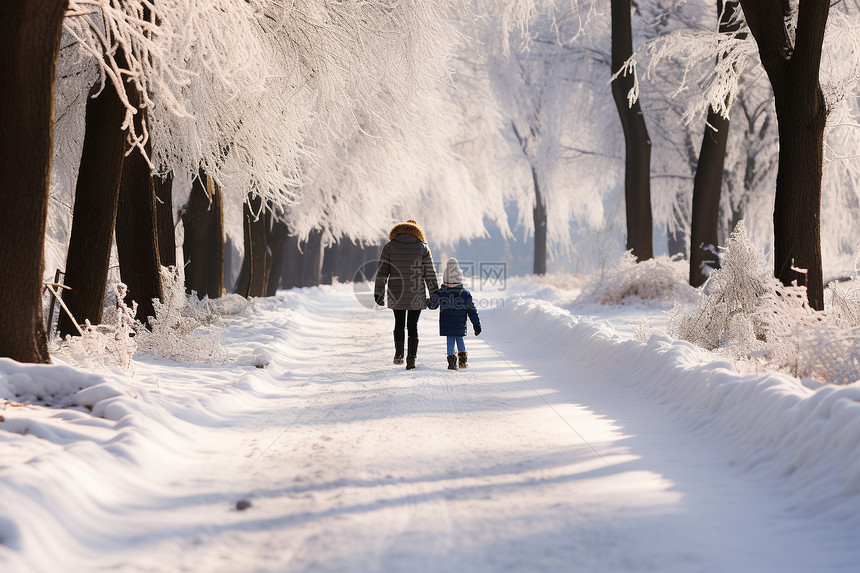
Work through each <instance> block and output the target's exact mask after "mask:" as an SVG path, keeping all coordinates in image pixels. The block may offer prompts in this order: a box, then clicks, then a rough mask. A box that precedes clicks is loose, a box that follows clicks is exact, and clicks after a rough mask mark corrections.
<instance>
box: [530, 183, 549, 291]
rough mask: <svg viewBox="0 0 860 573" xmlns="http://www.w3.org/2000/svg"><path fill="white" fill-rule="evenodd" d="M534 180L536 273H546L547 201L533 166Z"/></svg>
mask: <svg viewBox="0 0 860 573" xmlns="http://www.w3.org/2000/svg"><path fill="white" fill-rule="evenodd" d="M532 180H533V181H534V186H535V207H534V210H533V211H532V216H533V217H534V224H535V260H534V274H536V275H545V274H546V201H545V200H544V198H543V195H541V192H540V184H539V183H538V174H537V170H536V169H535V168H534V167H532Z"/></svg>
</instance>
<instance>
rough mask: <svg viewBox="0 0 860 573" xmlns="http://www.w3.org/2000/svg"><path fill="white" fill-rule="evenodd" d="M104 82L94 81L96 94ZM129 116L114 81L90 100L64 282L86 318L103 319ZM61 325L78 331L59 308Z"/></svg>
mask: <svg viewBox="0 0 860 573" xmlns="http://www.w3.org/2000/svg"><path fill="white" fill-rule="evenodd" d="M118 57H119V56H118ZM100 87H101V86H100V84H96V85H95V86H93V90H92V92H91V95H92V94H94V93H96V91H97V90H99V89H100ZM124 119H125V107H124V106H123V104H122V102H121V101H120V99H119V96H118V95H117V94H116V91H115V88H114V87H113V86H111V85H105V86H104V89H102V90H101V93H99V94H98V96H97V97H94V98H93V97H90V98H89V99H88V100H87V111H86V127H85V131H84V146H83V151H82V153H81V166H80V169H79V171H78V181H77V184H76V185H75V207H74V214H73V216H72V231H71V235H70V237H69V252H68V254H67V255H66V276H65V280H64V282H65V284H66V285H67V286H68V287H70V288H71V290H67V291H65V292H64V293H63V300H64V301H65V303H66V306H68V307H69V310H70V311H71V312H72V314H73V315H74V316H75V318H76V319H77V320H78V321H79V322H81V323H83V322H84V321H85V320H89V321H90V322H91V323H93V324H99V323H100V322H101V320H102V311H103V309H104V296H105V289H106V287H107V274H108V265H109V262H110V252H111V242H112V241H111V239H112V238H113V235H114V226H115V224H116V209H117V200H118V198H119V183H120V178H121V175H122V164H123V158H124V153H125V149H126V133H125V131H123V130H122V129H120V127H121V126H122V123H123V120H124ZM57 330H58V331H59V333H60V336H66V335H67V334H72V335H75V336H76V335H77V334H78V331H77V328H75V326H74V325H73V324H72V321H71V319H69V317H68V315H66V314H65V313H62V314H60V320H59V323H58V325H57Z"/></svg>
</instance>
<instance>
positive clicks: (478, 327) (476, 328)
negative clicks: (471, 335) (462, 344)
mask: <svg viewBox="0 0 860 573" xmlns="http://www.w3.org/2000/svg"><path fill="white" fill-rule="evenodd" d="M479 334H481V325H480V324H479V325H478V326H476V327H475V336H478V335H479Z"/></svg>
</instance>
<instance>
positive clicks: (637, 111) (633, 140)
mask: <svg viewBox="0 0 860 573" xmlns="http://www.w3.org/2000/svg"><path fill="white" fill-rule="evenodd" d="M611 8H612V10H611V11H612V73H613V74H614V73H616V72H617V71H618V70H620V69H621V67H622V66H623V65H624V62H625V61H626V60H627V59H628V58H630V56H632V55H633V31H632V21H631V13H630V12H631V0H612V1H611ZM632 87H633V76H632V74H628V75H626V76H623V75H622V76H619V77H618V78H616V79H615V80H613V82H612V97H613V99H614V100H615V107H616V108H617V109H618V116H619V118H620V119H621V127H622V129H623V130H624V141H625V144H626V149H625V151H626V155H625V157H626V160H625V169H624V200H625V206H626V214H627V249H628V250H632V251H633V255H634V256H635V257H636V259H637V260H640V261H643V260H646V259H650V258H652V257H653V256H654V239H653V230H652V219H651V139H650V138H649V137H648V130H647V129H646V127H645V117H644V116H643V115H642V108H641V107H640V106H639V102H638V100H637V101H636V103H634V104H633V105H632V106H630V105H628V103H627V94H628V93H629V92H630V90H631V88H632Z"/></svg>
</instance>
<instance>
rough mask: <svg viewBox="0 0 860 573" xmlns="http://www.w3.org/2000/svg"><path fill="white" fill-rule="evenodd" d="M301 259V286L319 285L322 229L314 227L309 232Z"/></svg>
mask: <svg viewBox="0 0 860 573" xmlns="http://www.w3.org/2000/svg"><path fill="white" fill-rule="evenodd" d="M302 259H303V260H302V263H303V265H302V286H306V287H311V286H319V285H320V275H321V274H322V259H323V246H322V231H318V230H316V229H314V230H313V231H311V232H310V234H309V235H308V240H307V242H306V243H305V245H304V257H303V258H302Z"/></svg>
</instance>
